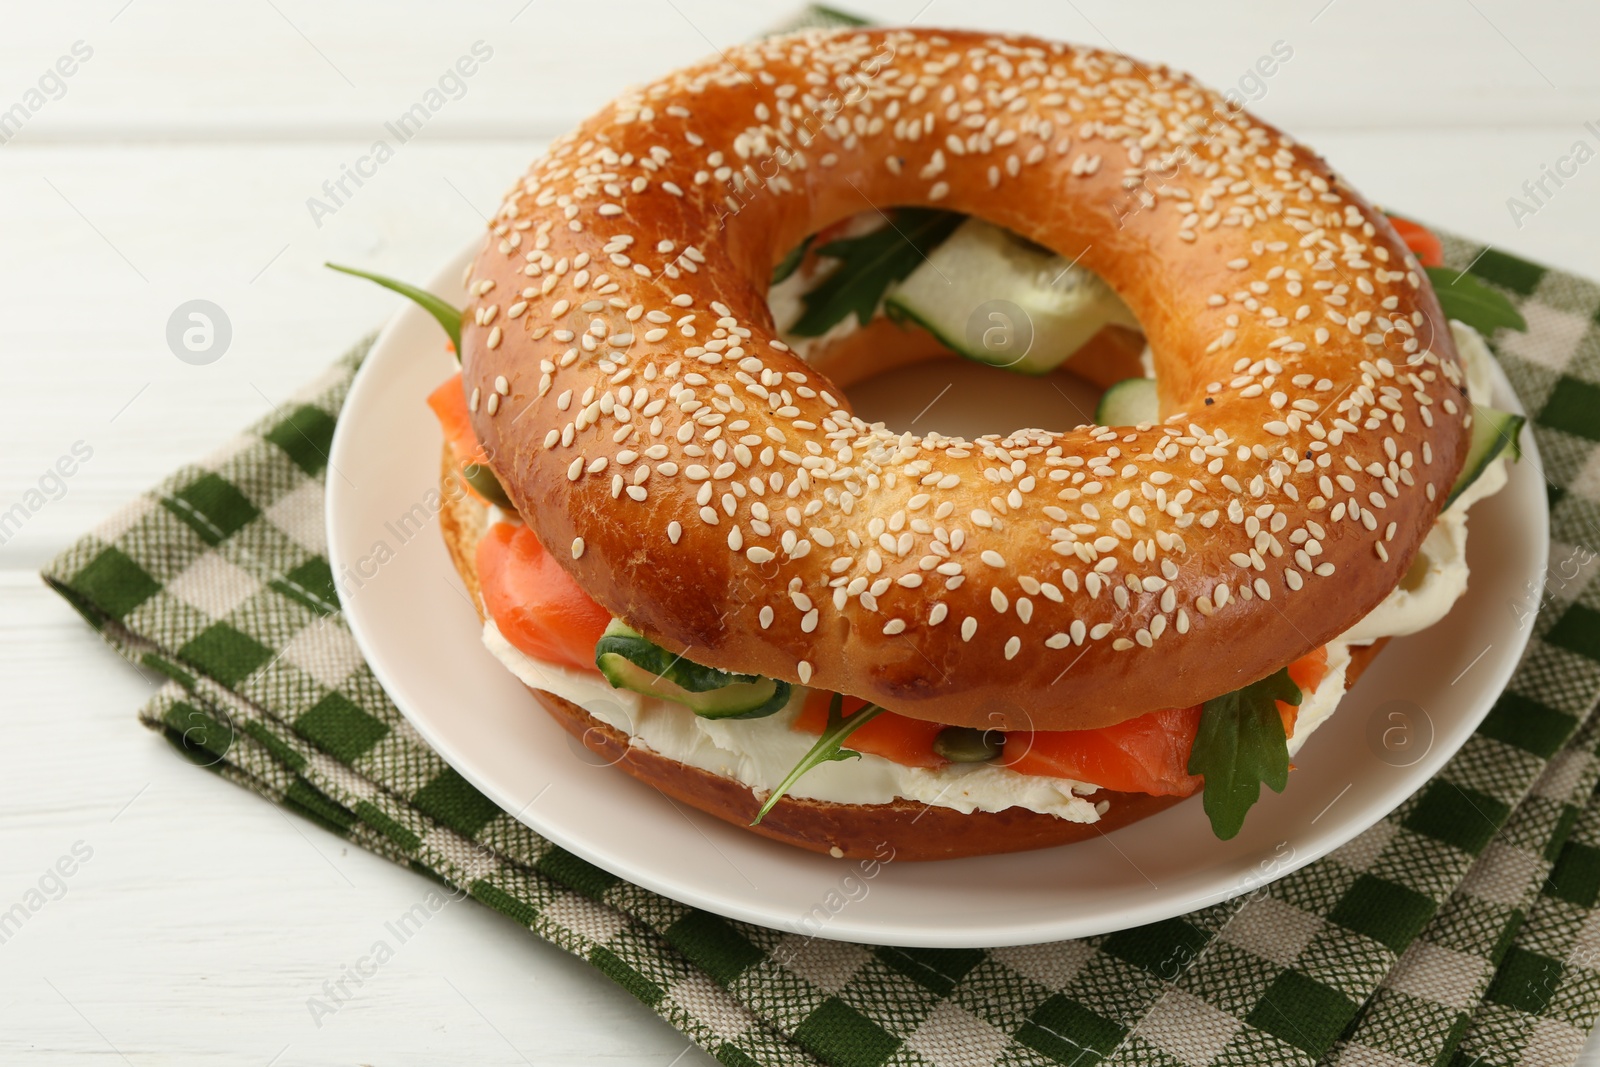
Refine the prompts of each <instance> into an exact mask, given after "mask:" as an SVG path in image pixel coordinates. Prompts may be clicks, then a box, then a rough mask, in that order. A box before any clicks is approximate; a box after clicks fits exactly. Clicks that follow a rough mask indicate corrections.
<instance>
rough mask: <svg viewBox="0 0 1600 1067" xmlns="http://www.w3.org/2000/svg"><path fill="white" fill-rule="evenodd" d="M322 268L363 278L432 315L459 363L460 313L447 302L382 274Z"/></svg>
mask: <svg viewBox="0 0 1600 1067" xmlns="http://www.w3.org/2000/svg"><path fill="white" fill-rule="evenodd" d="M323 266H324V267H328V268H329V269H331V270H336V271H339V272H340V273H343V274H354V275H355V276H356V277H357V278H365V279H367V281H369V282H377V283H378V284H379V285H381V286H383V287H384V288H385V289H392V290H394V291H395V292H397V293H399V294H400V295H401V296H403V297H406V298H408V299H410V300H411V301H412V302H414V303H415V304H416V305H417V306H418V307H420V308H422V310H423V311H426V312H427V313H428V314H430V315H432V316H433V318H434V321H435V322H437V323H438V324H439V325H440V326H443V327H444V332H445V333H447V334H449V336H450V343H451V344H453V345H455V346H456V362H457V363H459V362H461V312H460V311H458V310H457V309H455V308H453V307H451V306H450V303H449V301H447V300H443V299H440V298H439V297H437V296H434V295H433V294H432V293H430V292H428V291H427V290H426V289H418V288H417V287H416V286H414V285H411V284H409V283H407V282H402V281H397V280H396V279H394V278H386V277H384V276H383V275H382V274H373V273H371V272H370V271H364V270H357V269H356V268H355V267H341V266H340V265H339V264H337V263H324V264H323Z"/></svg>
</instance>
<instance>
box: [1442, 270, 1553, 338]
mask: <svg viewBox="0 0 1600 1067" xmlns="http://www.w3.org/2000/svg"><path fill="white" fill-rule="evenodd" d="M1424 269H1425V270H1426V271H1427V272H1428V280H1429V281H1430V282H1432V283H1433V292H1434V294H1435V295H1436V296H1438V298H1439V306H1440V307H1441V308H1443V309H1444V313H1445V316H1446V317H1447V318H1452V319H1460V320H1461V321H1462V322H1464V323H1466V324H1467V325H1468V326H1471V327H1472V328H1473V329H1474V330H1477V331H1478V332H1479V333H1481V334H1483V336H1484V337H1491V336H1493V335H1494V331H1495V330H1497V329H1499V328H1500V327H1502V326H1504V327H1505V328H1507V329H1509V330H1526V329H1527V328H1528V320H1527V319H1524V318H1523V317H1522V313H1521V312H1519V311H1518V310H1517V306H1516V305H1515V304H1513V303H1512V302H1511V300H1510V298H1509V297H1507V296H1506V295H1505V294H1504V293H1502V292H1501V291H1500V290H1498V289H1495V288H1493V287H1492V286H1490V285H1488V284H1486V283H1485V282H1483V281H1481V280H1480V279H1479V278H1478V277H1477V276H1475V275H1472V274H1468V273H1466V272H1465V271H1455V270H1451V269H1450V268H1449V267H1425V268H1424Z"/></svg>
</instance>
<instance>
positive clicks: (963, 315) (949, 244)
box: [884, 219, 1139, 374]
mask: <svg viewBox="0 0 1600 1067" xmlns="http://www.w3.org/2000/svg"><path fill="white" fill-rule="evenodd" d="M884 311H885V313H886V314H888V315H890V316H891V317H894V318H896V319H910V320H912V321H913V322H916V323H917V324H918V325H920V326H922V327H923V328H924V329H926V330H928V331H929V332H930V333H932V334H933V335H934V336H935V337H937V338H939V340H940V341H941V342H943V343H944V344H945V345H946V346H947V347H948V348H950V349H951V350H952V351H955V352H957V353H959V354H961V355H963V356H966V357H967V358H968V359H975V360H977V361H979V362H980V363H988V364H991V365H993V366H996V367H1005V368H1008V369H1010V370H1014V371H1019V372H1021V373H1023V374H1046V373H1048V372H1050V371H1052V370H1054V369H1055V368H1056V367H1059V366H1060V365H1061V364H1062V363H1064V362H1066V361H1067V359H1068V358H1070V357H1071V355H1072V354H1073V353H1074V352H1076V351H1077V350H1078V349H1079V348H1081V347H1082V346H1083V345H1084V343H1085V342H1087V341H1088V340H1089V338H1091V337H1093V336H1094V335H1095V334H1096V333H1099V332H1100V328H1101V327H1103V326H1106V325H1109V324H1112V323H1116V324H1118V325H1121V326H1127V327H1131V328H1133V329H1138V328H1139V321H1138V320H1137V319H1135V318H1134V317H1133V312H1131V311H1129V310H1128V306H1127V305H1126V304H1124V303H1123V302H1122V301H1121V300H1120V299H1118V297H1117V294H1116V293H1114V292H1112V291H1111V287H1110V286H1108V285H1106V283H1105V282H1103V281H1101V280H1100V277H1099V275H1097V274H1095V273H1094V272H1092V271H1089V270H1087V269H1085V268H1083V267H1079V266H1076V265H1075V264H1073V263H1072V262H1071V261H1070V260H1067V259H1065V258H1063V257H1061V256H1058V255H1056V254H1055V253H1054V252H1051V251H1050V250H1049V249H1047V248H1041V247H1040V246H1038V245H1036V244H1033V243H1032V242H1030V241H1026V240H1023V239H1022V238H1021V237H1018V236H1017V235H1016V234H1013V233H1012V232H1011V231H1009V230H1006V229H1003V228H1002V227H999V226H994V225H991V224H990V223H987V222H984V221H982V220H980V219H968V220H967V221H966V222H963V223H962V224H961V225H960V226H958V227H956V229H955V232H953V233H952V234H951V235H950V236H949V237H947V238H946V239H945V240H944V242H943V243H942V244H940V245H939V247H937V248H935V249H934V250H933V252H931V253H930V254H929V255H928V257H927V261H926V262H924V263H922V264H921V265H919V266H918V267H917V269H916V270H914V271H912V272H911V273H910V274H909V275H908V276H907V277H906V278H905V280H904V281H902V282H900V283H899V284H898V285H895V286H893V287H891V288H890V290H889V293H888V295H887V297H886V298H885V300H884Z"/></svg>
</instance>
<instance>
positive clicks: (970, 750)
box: [933, 726, 1006, 763]
mask: <svg viewBox="0 0 1600 1067" xmlns="http://www.w3.org/2000/svg"><path fill="white" fill-rule="evenodd" d="M1005 743H1006V735H1005V734H1003V733H1001V732H1000V731H999V730H975V729H973V728H972V727H970V726H946V727H945V728H944V729H943V730H940V731H939V733H938V735H937V736H936V737H934V739H933V750H934V751H935V752H937V753H938V754H939V755H941V756H943V757H944V758H945V759H947V760H949V761H950V762H951V763H983V762H985V761H987V760H992V759H995V758H997V757H998V756H999V755H1000V752H1001V750H1002V749H1003V748H1005Z"/></svg>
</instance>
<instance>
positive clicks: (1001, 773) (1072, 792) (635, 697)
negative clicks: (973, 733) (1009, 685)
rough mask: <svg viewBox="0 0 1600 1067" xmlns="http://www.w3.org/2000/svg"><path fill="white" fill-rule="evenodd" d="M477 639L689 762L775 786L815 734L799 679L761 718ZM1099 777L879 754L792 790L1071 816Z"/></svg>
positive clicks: (1079, 817) (1089, 811)
mask: <svg viewBox="0 0 1600 1067" xmlns="http://www.w3.org/2000/svg"><path fill="white" fill-rule="evenodd" d="M483 643H484V645H485V646H486V647H487V648H488V649H489V651H490V652H491V653H493V654H494V656H495V658H496V659H498V660H499V661H500V662H501V663H503V664H505V665H506V667H507V669H509V670H510V671H511V673H512V674H514V675H516V676H517V677H518V678H519V679H521V680H522V681H523V682H524V683H525V684H527V685H530V686H533V687H534V688H535V689H542V690H544V691H545V692H547V693H554V694H555V695H556V696H559V697H562V698H563V699H566V700H570V701H571V702H572V703H574V704H576V705H578V706H579V707H581V708H583V709H584V710H585V711H587V712H588V713H589V714H590V715H593V716H594V717H595V718H596V719H599V720H600V721H601V722H603V723H605V724H606V725H607V726H612V727H615V728H616V729H618V730H621V731H623V732H624V733H626V734H628V735H629V737H630V738H631V742H630V743H631V744H633V745H635V746H637V747H639V748H643V749H648V750H649V751H651V752H656V753H659V754H660V755H662V756H665V757H667V758H668V759H673V760H677V761H678V762H680V763H685V764H688V765H689V766H691V767H698V768H700V769H701V770H705V771H710V772H711V773H713V774H717V775H721V776H723V777H726V778H733V779H735V780H737V781H739V782H742V783H744V784H745V785H747V786H749V787H750V788H751V789H753V790H755V791H756V792H757V793H758V794H766V793H768V792H771V790H772V788H773V787H774V786H776V785H777V784H778V783H779V782H780V781H782V780H783V777H784V775H786V774H788V773H789V771H790V770H791V769H792V768H793V767H794V765H795V764H797V763H799V762H800V759H801V757H803V756H804V755H805V754H806V752H807V751H809V750H810V748H811V745H812V743H813V742H814V741H815V740H816V738H815V737H813V736H812V735H810V734H806V733H802V732H800V731H797V730H795V729H793V723H794V720H795V717H796V716H797V715H798V714H799V713H800V708H801V705H802V703H803V702H804V700H805V696H806V694H807V692H808V690H806V689H803V688H800V687H798V686H797V687H796V688H795V697H794V699H793V700H791V701H790V702H789V706H788V707H786V708H785V709H783V710H782V711H780V712H777V713H776V714H773V715H769V716H767V717H766V718H764V719H754V720H739V719H705V718H701V717H700V716H699V715H696V714H695V713H694V712H692V711H690V710H689V709H688V708H685V707H683V706H681V705H678V704H673V703H671V702H669V701H665V700H659V699H656V698H652V697H645V696H642V695H641V694H638V693H633V692H629V691H628V690H625V689H612V688H611V686H610V684H609V683H607V682H606V680H605V679H604V678H602V677H601V676H600V675H598V674H591V673H589V672H587V671H575V670H572V669H570V668H566V667H560V666H557V665H555V664H552V663H545V662H541V661H539V660H535V659H533V658H532V657H530V656H528V655H526V654H524V653H523V652H521V651H519V650H517V649H516V648H514V647H512V645H511V643H510V642H508V641H507V640H506V639H505V637H503V636H502V635H501V633H500V631H499V630H498V629H497V628H496V627H495V624H494V620H492V619H491V620H489V621H487V622H485V623H484V626H483ZM1095 788H1096V787H1095V786H1092V785H1088V784H1086V783H1083V782H1073V781H1070V780H1068V779H1064V778H1045V777H1041V776H1039V775H1031V774H1018V773H1017V772H1016V771H1012V770H1008V769H1006V768H1005V767H998V766H993V765H990V764H987V763H968V764H949V765H947V766H945V767H943V768H940V769H938V770H928V769H925V768H921V767H906V766H902V765H901V764H898V763H895V762H894V761H893V760H887V759H884V758H883V757H881V756H872V755H863V756H862V757H861V758H860V759H858V760H848V761H844V762H830V763H824V764H823V765H822V766H820V767H817V768H816V769H815V770H812V771H809V772H807V773H806V775H805V777H803V778H801V779H800V781H799V782H797V783H796V784H795V786H794V787H793V788H792V789H790V790H789V795H791V796H797V797H811V798H814V799H817V800H830V801H835V802H837V803H841V804H887V803H889V802H890V801H892V800H894V799H896V798H897V797H899V798H904V799H906V800H911V801H917V802H921V803H924V804H929V805H932V804H937V805H939V806H940V807H945V808H954V809H955V810H957V811H961V812H973V811H1001V810H1003V809H1005V808H1011V807H1018V806H1021V807H1025V808H1029V809H1031V810H1033V811H1041V812H1046V813H1048V814H1050V815H1058V816H1060V817H1061V818H1063V819H1068V820H1071V821H1072V822H1093V821H1094V820H1095V819H1096V818H1097V815H1096V812H1095V807H1094V802H1093V801H1091V800H1085V799H1083V797H1082V796H1079V795H1076V794H1081V793H1091V792H1093V791H1094V790H1095Z"/></svg>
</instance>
